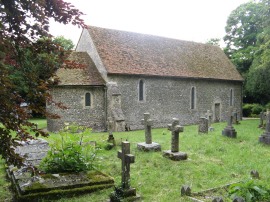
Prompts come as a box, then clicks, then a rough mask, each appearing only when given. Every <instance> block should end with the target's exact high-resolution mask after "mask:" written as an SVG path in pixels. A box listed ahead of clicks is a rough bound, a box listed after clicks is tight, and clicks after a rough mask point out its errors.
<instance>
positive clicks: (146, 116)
mask: <svg viewBox="0 0 270 202" xmlns="http://www.w3.org/2000/svg"><path fill="white" fill-rule="evenodd" d="M141 123H142V124H143V125H144V130H145V142H146V144H152V134H151V127H152V126H153V121H152V119H150V114H149V113H144V119H142V120H141Z"/></svg>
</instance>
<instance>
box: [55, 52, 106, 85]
mask: <svg viewBox="0 0 270 202" xmlns="http://www.w3.org/2000/svg"><path fill="white" fill-rule="evenodd" d="M68 60H71V61H74V62H76V64H80V65H83V66H84V68H75V69H69V68H60V69H58V70H57V72H56V75H57V76H58V77H59V79H60V83H59V84H58V85H64V86H65V85H105V81H104V80H103V78H102V77H101V75H100V73H99V72H98V70H97V68H96V66H95V64H94V62H93V61H92V59H91V58H90V56H89V55H88V53H86V52H72V53H71V54H70V56H69V57H68Z"/></svg>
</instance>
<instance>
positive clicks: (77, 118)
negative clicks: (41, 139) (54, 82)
mask: <svg viewBox="0 0 270 202" xmlns="http://www.w3.org/2000/svg"><path fill="white" fill-rule="evenodd" d="M88 92H89V93H90V94H91V107H85V99H84V96H85V93H88ZM51 94H52V97H53V100H54V101H56V102H62V103H63V104H64V106H66V107H68V109H64V110H61V109H59V108H58V107H56V106H51V105H47V111H49V112H51V113H55V114H58V115H59V116H60V117H61V118H60V119H49V118H48V119H47V128H48V130H49V131H58V130H60V129H61V128H63V126H64V123H76V124H78V125H83V126H87V127H91V128H92V129H93V130H94V131H104V130H105V129H106V124H105V123H106V118H105V89H104V87H90V86H89V87H87V86H81V87H79V86H58V87H54V88H53V89H52V90H51Z"/></svg>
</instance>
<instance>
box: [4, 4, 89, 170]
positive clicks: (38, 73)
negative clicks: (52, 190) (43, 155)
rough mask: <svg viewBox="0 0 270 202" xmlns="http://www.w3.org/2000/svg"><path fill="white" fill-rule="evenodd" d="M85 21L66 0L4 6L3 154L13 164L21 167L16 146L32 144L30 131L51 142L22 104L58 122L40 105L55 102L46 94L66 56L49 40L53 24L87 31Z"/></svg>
mask: <svg viewBox="0 0 270 202" xmlns="http://www.w3.org/2000/svg"><path fill="white" fill-rule="evenodd" d="M81 15H82V13H81V12H80V11H79V10H77V9H75V8H74V6H72V5H71V4H70V3H66V2H64V1H63V0H35V1H34V0H30V1H25V0H0V100H1V102H0V123H2V125H3V126H0V144H1V147H0V154H1V155H2V157H3V158H5V159H6V160H7V161H8V162H9V163H12V164H15V165H18V166H20V165H22V159H21V158H20V157H19V156H18V155H16V154H15V152H14V146H17V145H18V142H17V140H25V139H27V138H33V137H32V136H31V135H30V134H29V132H28V130H27V129H26V127H27V128H29V129H30V130H31V131H33V132H35V134H36V136H39V135H43V136H47V134H46V133H44V132H43V131H41V130H39V129H37V128H36V126H35V125H34V124H32V123H30V122H29V121H28V119H29V118H30V117H31V115H30V114H29V113H27V111H25V110H24V109H22V108H21V107H20V104H21V103H22V102H27V103H28V107H29V109H31V110H32V111H35V112H37V113H41V114H44V115H46V116H51V117H56V115H54V114H47V113H46V110H45V109H44V107H43V106H42V104H41V103H42V102H44V101H47V102H53V101H52V100H51V97H50V95H49V94H48V89H49V86H50V85H53V84H55V83H56V82H57V79H56V80H52V79H50V78H52V77H54V76H55V71H56V69H57V68H58V67H59V66H60V65H61V64H62V63H63V62H64V61H65V58H66V56H67V54H66V51H65V50H64V49H61V48H59V45H57V44H56V43H54V42H53V40H52V39H51V38H52V36H51V35H50V34H49V18H53V19H54V20H55V21H57V22H60V23H64V24H67V23H72V24H73V25H77V26H80V27H85V25H84V22H83V20H82V19H81ZM22 83H23V84H24V85H23V88H21V84H22ZM23 94H24V95H23ZM56 104H57V105H58V106H59V107H63V106H62V105H61V103H56ZM11 131H15V132H16V136H15V137H14V136H12V135H11V134H10V133H11Z"/></svg>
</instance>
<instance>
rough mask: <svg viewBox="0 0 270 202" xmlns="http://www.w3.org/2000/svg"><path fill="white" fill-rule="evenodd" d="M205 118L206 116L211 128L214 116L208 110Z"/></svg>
mask: <svg viewBox="0 0 270 202" xmlns="http://www.w3.org/2000/svg"><path fill="white" fill-rule="evenodd" d="M205 116H206V118H207V120H208V127H211V123H212V116H213V114H212V113H211V112H210V110H207V111H206V113H205Z"/></svg>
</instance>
